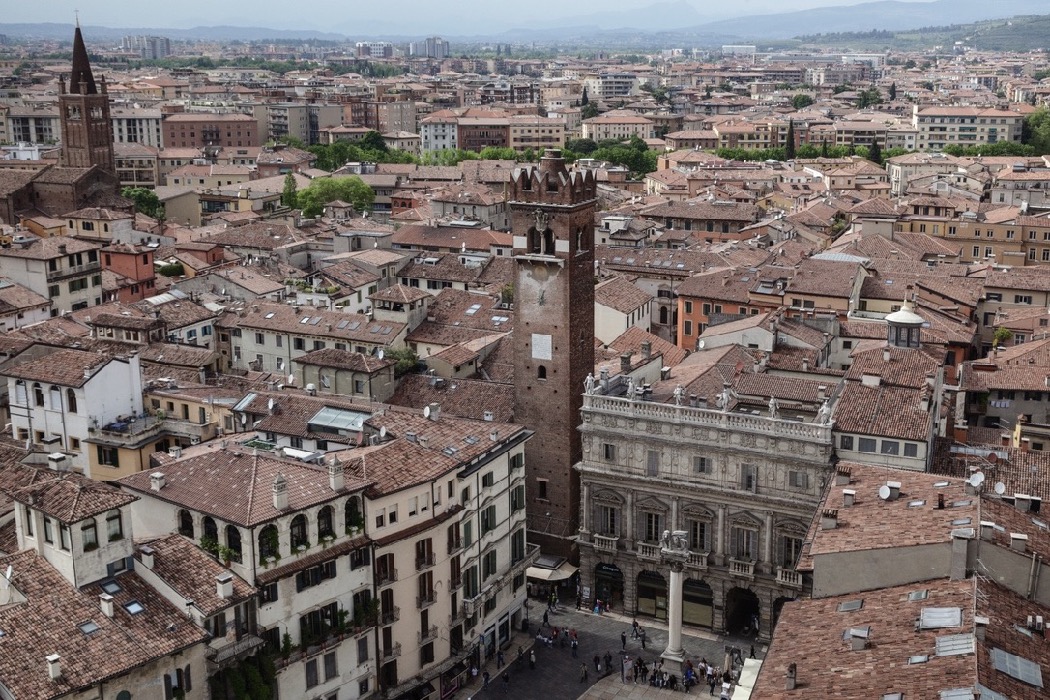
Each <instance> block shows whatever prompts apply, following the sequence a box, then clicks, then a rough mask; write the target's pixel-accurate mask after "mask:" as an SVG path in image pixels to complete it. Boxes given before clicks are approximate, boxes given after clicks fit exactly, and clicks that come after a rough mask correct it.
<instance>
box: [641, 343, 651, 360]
mask: <svg viewBox="0 0 1050 700" xmlns="http://www.w3.org/2000/svg"><path fill="white" fill-rule="evenodd" d="M652 354H653V344H652V343H650V342H649V341H648V340H646V341H644V342H643V343H642V359H643V360H648V359H649V358H650V357H651V356H652Z"/></svg>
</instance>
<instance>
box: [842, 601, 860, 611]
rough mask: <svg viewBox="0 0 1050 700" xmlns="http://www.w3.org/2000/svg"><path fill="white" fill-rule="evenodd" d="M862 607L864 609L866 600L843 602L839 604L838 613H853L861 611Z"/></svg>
mask: <svg viewBox="0 0 1050 700" xmlns="http://www.w3.org/2000/svg"><path fill="white" fill-rule="evenodd" d="M862 607H864V600H863V599H860V600H846V601H843V602H841V603H839V607H838V611H839V612H853V611H855V610H860V609H861V608H862Z"/></svg>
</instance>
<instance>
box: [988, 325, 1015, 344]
mask: <svg viewBox="0 0 1050 700" xmlns="http://www.w3.org/2000/svg"><path fill="white" fill-rule="evenodd" d="M1013 337H1014V334H1013V332H1012V331H1011V330H1010V329H1009V328H1003V327H1002V326H999V327H998V328H996V329H995V335H994V336H992V339H993V340H995V345H996V347H1003V346H1005V345H1006V344H1007V343H1008V342H1010V339H1011V338H1013Z"/></svg>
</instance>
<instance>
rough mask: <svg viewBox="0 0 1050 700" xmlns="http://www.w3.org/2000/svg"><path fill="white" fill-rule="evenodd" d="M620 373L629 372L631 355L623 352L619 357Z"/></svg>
mask: <svg viewBox="0 0 1050 700" xmlns="http://www.w3.org/2000/svg"><path fill="white" fill-rule="evenodd" d="M620 371H621V372H630V371H631V353H629V352H625V353H623V354H622V355H620Z"/></svg>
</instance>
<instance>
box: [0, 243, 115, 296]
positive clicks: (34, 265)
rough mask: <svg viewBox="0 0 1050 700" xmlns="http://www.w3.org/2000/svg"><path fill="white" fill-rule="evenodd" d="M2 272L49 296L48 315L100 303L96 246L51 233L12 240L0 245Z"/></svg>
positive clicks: (100, 284) (100, 283)
mask: <svg viewBox="0 0 1050 700" xmlns="http://www.w3.org/2000/svg"><path fill="white" fill-rule="evenodd" d="M0 269H2V270H3V273H4V276H5V277H7V278H9V279H10V280H11V281H13V282H17V283H18V284H21V285H23V286H25V287H28V288H29V289H31V290H33V291H34V292H36V293H37V294H39V295H41V296H46V297H48V298H49V299H51V315H52V316H58V315H59V314H61V313H63V312H65V313H68V312H70V311H76V310H77V309H84V308H87V307H88V306H98V305H99V304H101V303H102V264H101V262H100V261H99V254H98V247H97V246H96V245H94V244H92V243H87V242H84V241H79V240H77V239H75V238H67V237H65V236H55V237H53V238H39V239H35V240H26V241H24V242H21V243H18V242H16V243H15V244H14V245H12V246H11V247H10V248H4V249H0Z"/></svg>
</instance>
